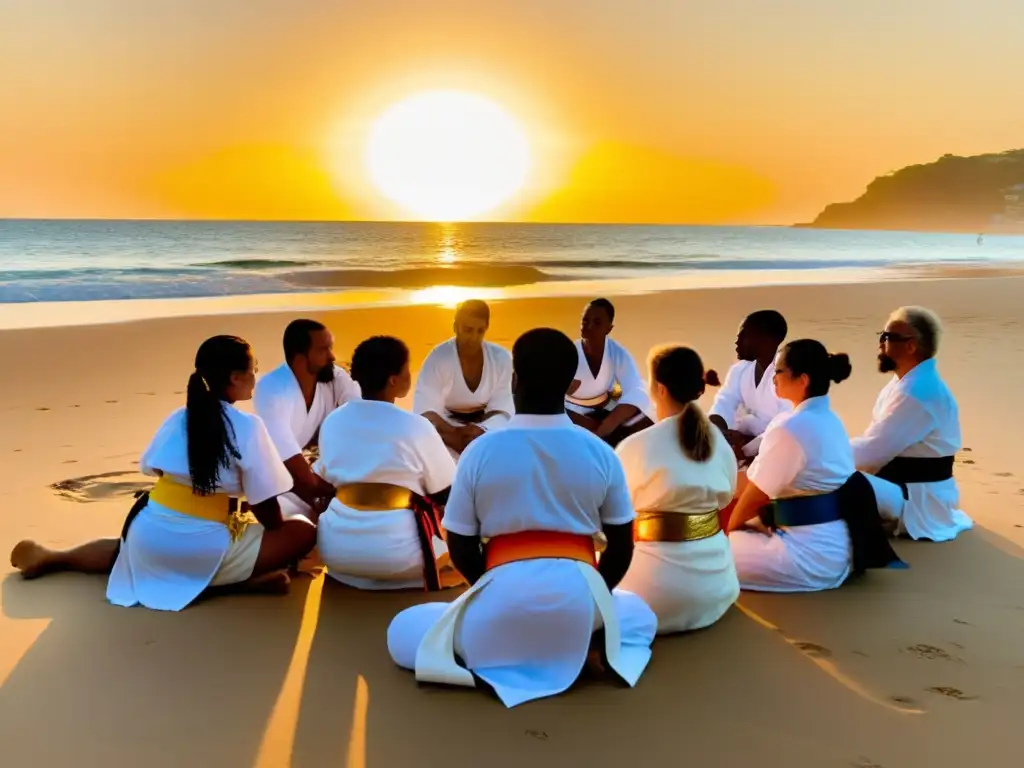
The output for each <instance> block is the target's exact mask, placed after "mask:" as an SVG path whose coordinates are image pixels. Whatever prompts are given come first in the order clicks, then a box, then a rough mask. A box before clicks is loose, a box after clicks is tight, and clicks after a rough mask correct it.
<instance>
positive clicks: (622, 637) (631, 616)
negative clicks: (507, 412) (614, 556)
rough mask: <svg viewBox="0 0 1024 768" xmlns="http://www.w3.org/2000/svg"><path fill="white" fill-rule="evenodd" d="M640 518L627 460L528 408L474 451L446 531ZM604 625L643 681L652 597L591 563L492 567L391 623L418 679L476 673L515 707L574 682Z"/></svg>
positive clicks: (447, 679) (622, 664) (593, 525)
mask: <svg viewBox="0 0 1024 768" xmlns="http://www.w3.org/2000/svg"><path fill="white" fill-rule="evenodd" d="M632 520H633V507H632V505H631V504H630V501H629V491H628V489H627V488H626V483H625V477H624V476H623V472H622V466H621V464H620V463H619V461H618V459H616V457H615V454H614V453H613V452H612V449H611V448H610V447H609V446H608V445H607V444H606V443H604V442H603V441H602V440H600V439H599V438H597V437H595V436H594V435H592V434H591V433H589V432H587V431H586V430H583V429H580V428H578V427H576V426H575V425H573V423H572V422H571V421H570V420H569V418H568V417H567V416H565V415H557V416H532V415H517V416H514V417H513V418H512V421H511V422H510V423H509V425H508V427H507V428H505V429H503V430H500V431H498V432H491V433H489V434H487V435H483V436H482V437H480V438H479V439H478V440H476V441H474V442H473V443H472V444H471V445H470V446H469V448H467V449H466V452H465V453H464V454H463V457H462V461H460V462H459V467H458V472H457V476H456V479H455V484H454V485H453V486H452V493H451V496H450V498H449V500H448V506H447V507H446V508H445V516H444V527H445V528H446V529H447V530H448V531H451V532H452V533H455V534H461V535H463V536H480V537H482V538H493V537H496V536H501V535H503V534H512V533H518V532H525V531H554V532H562V533H571V534H579V535H583V536H593V535H595V534H597V533H598V532H599V531H600V530H601V529H602V527H603V526H604V525H607V524H612V525H619V524H626V523H629V522H631V521H632ZM601 626H604V627H605V631H606V638H607V643H606V651H607V653H608V658H609V663H610V664H611V666H612V668H613V669H615V670H616V671H617V672H618V674H619V675H620V676H621V677H622V678H623V679H625V680H626V682H627V683H628V684H629V685H635V684H636V681H637V680H638V679H639V678H640V675H641V674H642V673H643V670H644V668H645V667H646V666H647V663H648V661H649V660H650V655H651V650H650V645H651V642H652V640H653V638H654V635H655V632H656V630H657V618H656V617H655V615H654V613H653V611H651V609H650V608H649V607H648V606H647V605H646V604H645V603H644V602H643V600H641V599H640V598H639V597H637V596H636V595H633V594H630V593H628V592H620V591H619V590H616V591H615V593H611V592H609V591H608V588H607V586H606V585H605V583H604V580H603V579H602V578H601V576H600V574H598V572H597V570H596V569H595V568H594V567H593V566H592V565H590V564H587V563H581V562H578V561H576V560H570V559H563V558H542V559H532V560H519V561H515V562H509V563H506V564H504V565H500V566H498V567H496V568H493V569H491V570H489V571H488V572H487V573H485V574H484V575H483V577H481V579H480V580H479V581H478V582H477V583H476V584H475V585H474V586H473V587H471V588H470V589H469V590H467V591H466V592H465V593H463V594H462V595H461V596H460V597H459V598H457V599H456V600H455V601H454V602H452V603H427V604H423V605H417V606H413V607H412V608H408V609H406V610H405V611H402V612H401V613H400V614H398V616H396V617H395V619H394V620H393V621H392V622H391V626H390V627H389V628H388V649H389V651H390V652H391V657H392V658H393V659H394V660H395V663H397V664H398V665H400V666H402V667H405V668H407V669H414V670H415V671H416V677H417V679H418V680H425V681H431V682H437V683H447V684H451V685H464V686H473V685H474V680H473V674H475V675H477V676H479V677H480V678H481V679H483V680H485V681H486V682H487V683H488V684H489V685H490V686H492V687H493V688H494V690H495V692H496V693H497V695H498V696H499V698H500V699H501V700H502V702H504V704H505V705H506V706H508V707H512V706H515V705H517V704H521V703H522V702H524V701H530V700H532V699H538V698H541V697H544V696H552V695H555V694H557V693H560V692H562V691H564V690H566V689H567V688H569V686H571V685H572V683H573V682H574V681H575V680H576V678H577V677H578V676H579V673H580V672H581V670H582V669H583V665H584V662H585V661H586V657H587V654H588V651H589V647H590V641H591V635H592V633H593V632H594V630H595V629H598V628H600V627H601ZM455 654H458V655H459V656H460V657H461V659H462V660H463V661H464V663H465V665H466V666H465V668H464V667H461V666H459V665H458V664H457V663H456V662H455V659H454V655H455ZM467 668H468V669H469V670H472V674H471V673H470V672H468V671H467Z"/></svg>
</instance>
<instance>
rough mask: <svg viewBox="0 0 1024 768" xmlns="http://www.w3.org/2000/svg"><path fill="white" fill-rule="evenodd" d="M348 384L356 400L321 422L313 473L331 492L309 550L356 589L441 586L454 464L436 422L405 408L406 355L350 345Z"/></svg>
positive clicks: (401, 348) (386, 339)
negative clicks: (401, 402) (445, 510)
mask: <svg viewBox="0 0 1024 768" xmlns="http://www.w3.org/2000/svg"><path fill="white" fill-rule="evenodd" d="M351 370H352V378H353V379H354V380H355V381H356V382H357V383H358V384H359V386H360V388H361V389H362V393H363V399H362V400H351V401H349V402H347V403H345V404H344V405H343V406H341V407H340V408H338V409H337V410H336V411H334V412H333V413H331V415H329V416H328V417H327V418H326V419H324V423H323V425H322V426H321V427H320V457H319V458H318V459H317V461H316V463H315V464H314V465H313V470H314V471H315V472H316V473H317V474H318V475H319V476H320V477H322V478H324V479H325V480H326V481H327V482H328V483H330V484H331V485H333V486H335V487H336V488H337V494H336V496H335V498H334V499H332V500H331V502H330V505H329V506H328V507H327V509H326V511H325V512H324V513H323V515H322V516H321V517H320V522H319V529H318V544H317V550H318V552H319V554H320V559H321V560H322V561H323V563H324V564H325V565H326V566H327V573H328V575H329V576H331V577H332V578H334V579H337V580H338V581H340V582H342V583H343V584H347V585H349V586H351V587H357V588H359V589H409V588H415V587H419V588H420V589H423V588H424V587H426V588H427V589H430V590H436V589H439V588H441V580H442V576H444V577H448V576H451V577H452V579H453V582H452V583H451V584H449V583H448V582H447V581H446V586H447V585H451V586H453V585H454V583H462V581H463V580H462V577H461V576H459V575H458V573H442V571H443V570H444V565H445V563H446V561H447V560H448V557H447V548H446V546H445V544H444V540H443V535H442V533H441V525H440V517H441V509H442V507H443V505H444V503H445V501H447V498H448V489H449V487H450V486H451V484H452V480H453V479H454V477H455V461H454V460H453V459H452V457H451V454H450V453H449V452H448V448H447V447H446V446H445V444H444V441H443V440H442V439H441V436H440V435H439V434H438V432H437V430H436V429H435V428H434V425H433V424H431V423H430V422H429V421H427V420H426V419H425V418H424V417H423V416H420V415H418V414H415V413H410V412H409V411H406V410H403V409H402V408H399V407H398V406H397V405H395V400H396V399H398V398H402V397H405V396H406V395H408V394H409V390H410V388H411V387H412V375H411V373H410V372H409V349H408V348H407V347H406V346H405V344H404V343H402V341H400V340H399V339H395V338H392V337H390V336H374V337H373V338H370V339H367V340H366V341H364V342H362V343H361V344H360V345H359V346H358V347H356V350H355V352H354V353H353V355H352V365H351Z"/></svg>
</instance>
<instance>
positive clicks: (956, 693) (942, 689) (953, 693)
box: [925, 685, 978, 701]
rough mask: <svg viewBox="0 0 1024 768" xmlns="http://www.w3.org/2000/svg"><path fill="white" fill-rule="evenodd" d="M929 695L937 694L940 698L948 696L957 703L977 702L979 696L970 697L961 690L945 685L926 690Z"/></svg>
mask: <svg viewBox="0 0 1024 768" xmlns="http://www.w3.org/2000/svg"><path fill="white" fill-rule="evenodd" d="M925 690H926V691H928V692H929V693H937V694H939V695H940V696H948V697H949V698H951V699H956V700H957V701H975V700H976V699H977V698H978V697H977V696H968V695H967V694H966V693H964V692H963V691H961V690H960V689H959V688H950V687H948V686H945V685H937V686H935V687H933V688H925Z"/></svg>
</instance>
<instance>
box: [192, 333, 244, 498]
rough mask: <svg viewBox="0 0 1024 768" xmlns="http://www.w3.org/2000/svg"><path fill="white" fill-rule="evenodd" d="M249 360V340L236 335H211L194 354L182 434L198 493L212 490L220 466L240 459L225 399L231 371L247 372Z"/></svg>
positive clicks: (203, 494)
mask: <svg viewBox="0 0 1024 768" xmlns="http://www.w3.org/2000/svg"><path fill="white" fill-rule="evenodd" d="M251 363H252V353H251V351H250V349H249V345H248V343H246V342H245V341H244V340H242V339H240V338H238V337H237V336H214V337H213V338H210V339H207V340H206V341H204V342H203V343H202V345H201V346H200V347H199V351H198V352H197V353H196V369H195V371H193V372H192V375H191V376H189V377H188V389H187V392H186V399H185V434H186V442H187V443H188V471H189V476H190V477H191V479H192V492H193V493H195V494H197V495H199V496H208V495H210V494H212V493H215V492H216V490H217V484H218V481H219V479H220V470H221V468H222V467H223V468H225V469H227V468H228V467H229V466H231V459H232V458H234V459H240V458H241V454H240V453H239V452H238V447H237V445H236V442H235V430H234V427H233V426H232V425H231V421H230V419H229V418H228V414H227V413H226V412H225V411H224V401H225V399H226V397H227V390H228V388H229V387H230V385H231V376H232V374H234V373H242V372H245V371H247V370H248V369H249V366H250V365H251Z"/></svg>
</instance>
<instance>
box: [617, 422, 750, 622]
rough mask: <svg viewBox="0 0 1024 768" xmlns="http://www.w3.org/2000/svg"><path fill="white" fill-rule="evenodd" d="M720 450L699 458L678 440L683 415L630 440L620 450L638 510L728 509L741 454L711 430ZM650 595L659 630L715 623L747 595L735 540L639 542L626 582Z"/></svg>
mask: <svg viewBox="0 0 1024 768" xmlns="http://www.w3.org/2000/svg"><path fill="white" fill-rule="evenodd" d="M711 435H712V439H713V440H714V449H713V451H712V454H711V456H710V458H709V459H708V460H707V461H705V462H696V461H693V460H692V459H690V458H688V457H687V456H686V454H684V453H683V450H682V447H681V446H680V445H679V417H678V416H673V417H671V418H668V419H665V420H663V421H660V422H658V423H657V424H655V425H654V426H653V427H649V428H648V429H645V430H643V431H641V432H638V433H636V434H635V435H630V436H629V437H627V438H626V439H625V440H623V441H622V442H621V443H620V444H619V446H618V448H617V449H616V450H615V453H616V454H618V457H619V459H620V460H621V461H622V466H623V469H624V470H625V473H626V482H627V483H628V485H629V491H630V494H631V495H632V497H633V507H634V508H635V509H636V513H637V514H638V515H641V514H643V513H644V512H662V513H665V512H671V513H678V514H690V515H699V514H706V513H708V512H714V511H716V510H719V509H724V508H725V507H727V506H728V505H729V502H731V501H732V499H733V495H734V494H735V493H736V456H735V455H734V454H733V452H732V449H731V448H730V447H729V443H728V441H727V440H726V439H725V436H724V435H722V433H721V432H720V431H719V430H717V429H715V428H713V427H712V429H711ZM619 586H620V587H621V588H622V589H625V590H628V591H630V592H633V593H635V594H637V595H639V596H640V597H642V598H643V599H644V602H646V603H647V604H648V605H649V606H650V607H651V608H652V609H653V610H654V612H655V614H657V616H658V633H659V634H663V633H668V632H686V631H688V630H691V629H700V628H701V627H706V626H709V625H711V624H714V623H715V622H716V621H718V620H719V619H720V618H721V617H722V615H723V614H724V613H725V612H726V611H727V610H728V609H729V606H731V605H732V604H733V603H734V602H736V598H738V597H739V594H740V585H739V581H738V580H737V577H736V566H735V565H734V564H733V560H732V551H731V550H730V549H729V539H728V538H727V537H726V535H725V533H724V532H723V531H719V532H718V533H716V534H715V535H714V536H710V537H708V538H706V539H698V540H696V541H676V542H669V541H638V542H637V543H636V549H635V550H634V551H633V562H632V563H631V564H630V566H629V572H628V573H627V574H626V577H625V578H624V579H623V580H622V583H621V584H620V585H619Z"/></svg>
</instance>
